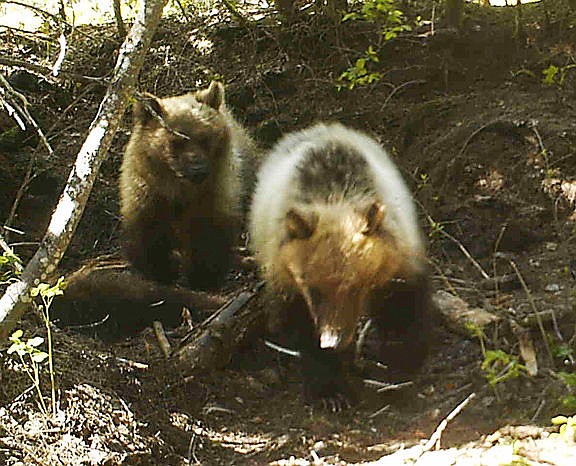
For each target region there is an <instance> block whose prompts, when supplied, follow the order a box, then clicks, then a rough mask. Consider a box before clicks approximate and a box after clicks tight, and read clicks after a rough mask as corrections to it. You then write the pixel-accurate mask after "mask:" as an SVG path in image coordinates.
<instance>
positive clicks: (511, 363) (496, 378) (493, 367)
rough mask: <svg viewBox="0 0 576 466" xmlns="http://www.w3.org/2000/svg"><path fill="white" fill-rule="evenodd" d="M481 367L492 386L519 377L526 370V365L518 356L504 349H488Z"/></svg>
mask: <svg viewBox="0 0 576 466" xmlns="http://www.w3.org/2000/svg"><path fill="white" fill-rule="evenodd" d="M481 367H482V370H483V371H484V372H485V376H486V380H487V381H488V383H489V384H490V386H491V387H492V388H495V387H496V385H498V384H499V383H500V382H504V381H505V380H509V379H515V378H518V377H520V375H521V374H522V373H524V372H526V366H524V365H523V364H520V361H519V360H518V356H515V355H513V354H509V353H506V352H505V351H502V350H486V352H485V354H484V361H482V366H481Z"/></svg>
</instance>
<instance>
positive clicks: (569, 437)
mask: <svg viewBox="0 0 576 466" xmlns="http://www.w3.org/2000/svg"><path fill="white" fill-rule="evenodd" d="M552 424H553V425H555V426H560V430H559V432H558V433H557V434H552V435H553V436H558V437H560V438H561V439H563V440H564V441H565V442H567V443H574V442H576V416H570V417H567V416H556V417H554V418H552Z"/></svg>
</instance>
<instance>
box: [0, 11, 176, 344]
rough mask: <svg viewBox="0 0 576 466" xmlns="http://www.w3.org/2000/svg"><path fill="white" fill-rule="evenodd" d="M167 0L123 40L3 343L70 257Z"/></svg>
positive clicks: (143, 14) (5, 308)
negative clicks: (37, 290) (33, 294)
mask: <svg viewBox="0 0 576 466" xmlns="http://www.w3.org/2000/svg"><path fill="white" fill-rule="evenodd" d="M165 3H166V0H143V1H142V2H141V7H140V10H139V12H138V16H137V18H136V20H135V22H134V25H133V26H132V28H131V29H130V32H129V34H128V35H127V36H126V39H125V41H124V43H123V44H122V46H121V48H120V51H119V54H118V61H117V62H116V67H115V69H114V74H113V77H112V79H111V81H110V85H109V87H108V90H107V92H106V95H105V96H104V99H103V100H102V103H101V105H100V107H99V110H98V113H97V114H96V117H95V118H94V121H93V122H92V125H91V126H90V129H89V132H88V136H87V137H86V140H85V141H84V144H83V145H82V147H81V148H80V152H79V153H78V156H77V158H76V162H75V164H74V166H73V167H72V171H71V172H70V175H69V177H68V181H67V183H66V186H65V187H64V192H63V193H62V195H61V196H60V200H59V201H58V204H57V206H56V208H55V210H54V212H53V213H52V218H51V220H50V224H49V226H48V230H47V232H46V234H45V236H44V238H43V240H42V242H41V244H40V247H39V248H38V250H37V251H36V254H34V256H33V257H32V259H31V260H30V262H29V263H28V264H27V265H26V267H25V268H24V271H23V272H22V275H21V276H20V279H19V280H18V281H16V282H14V283H13V284H11V285H10V286H9V287H8V288H7V289H6V291H5V293H4V295H3V296H2V298H0V341H5V340H6V338H7V337H8V335H9V333H10V331H11V330H12V328H13V327H14V325H16V324H17V323H18V322H19V320H20V317H21V316H22V314H23V313H24V311H25V310H26V309H27V308H28V305H29V303H30V301H31V298H30V289H31V288H32V287H33V286H35V285H38V284H39V283H40V282H41V281H43V280H46V278H47V276H48V274H50V273H52V272H53V271H54V270H55V269H56V267H57V266H58V264H59V263H60V260H61V259H62V256H63V255H64V253H65V251H66V249H67V248H68V245H69V244H70V240H71V239H72V236H73V234H74V232H75V230H76V227H77V226H78V223H79V221H80V218H81V216H82V213H83V211H84V207H85V206H86V201H87V200H88V196H89V195H90V191H91V190H92V186H93V185H94V181H95V180H96V175H97V174H98V169H99V168H100V165H101V164H102V162H103V161H104V158H105V156H106V154H107V152H108V148H109V147H110V144H111V143H112V139H113V138H114V135H115V134H116V131H117V130H118V127H119V126H120V122H121V120H122V117H123V115H124V112H125V111H126V107H127V106H128V103H129V100H130V98H131V96H132V95H133V93H134V88H135V86H136V82H137V77H138V74H139V72H140V69H141V68H142V65H143V63H144V58H145V57H146V53H147V52H148V49H149V47H150V43H151V42H152V37H153V36H154V32H155V31H156V28H157V27H158V23H159V22H160V18H161V17H162V10H163V8H164V5H165Z"/></svg>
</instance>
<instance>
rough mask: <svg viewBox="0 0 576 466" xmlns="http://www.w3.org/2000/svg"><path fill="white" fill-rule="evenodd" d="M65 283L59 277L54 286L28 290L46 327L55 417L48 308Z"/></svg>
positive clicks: (62, 278) (47, 285) (43, 284)
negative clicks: (36, 302)
mask: <svg viewBox="0 0 576 466" xmlns="http://www.w3.org/2000/svg"><path fill="white" fill-rule="evenodd" d="M65 288H66V282H65V281H64V277H60V278H59V279H58V281H57V282H56V284H55V285H54V286H50V285H49V284H48V283H40V284H39V285H38V286H37V287H35V288H32V289H31V290H30V296H32V297H33V298H36V297H40V300H41V302H42V303H41V304H40V305H39V306H38V307H39V309H40V313H41V315H42V317H43V319H44V326H45V327H46V338H47V339H48V371H49V374H50V388H51V401H52V415H53V416H56V383H55V380H54V358H53V352H52V348H53V347H52V330H51V328H50V313H49V311H50V306H51V305H52V301H53V300H54V298H55V297H56V296H58V295H61V294H64V289H65Z"/></svg>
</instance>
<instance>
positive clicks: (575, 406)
mask: <svg viewBox="0 0 576 466" xmlns="http://www.w3.org/2000/svg"><path fill="white" fill-rule="evenodd" d="M558 377H560V379H561V380H562V382H564V385H566V388H567V389H568V394H567V395H566V396H564V397H563V398H562V405H563V406H564V407H565V408H566V409H570V410H576V395H575V393H576V374H571V373H569V372H558Z"/></svg>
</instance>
